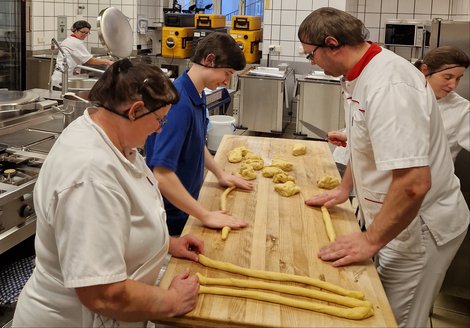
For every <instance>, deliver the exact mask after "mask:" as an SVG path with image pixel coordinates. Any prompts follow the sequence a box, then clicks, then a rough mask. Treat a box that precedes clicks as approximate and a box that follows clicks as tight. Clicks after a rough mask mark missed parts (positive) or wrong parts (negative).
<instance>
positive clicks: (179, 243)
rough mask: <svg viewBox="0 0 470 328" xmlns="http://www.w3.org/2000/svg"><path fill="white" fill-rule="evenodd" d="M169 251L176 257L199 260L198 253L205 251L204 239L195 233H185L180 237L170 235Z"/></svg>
mask: <svg viewBox="0 0 470 328" xmlns="http://www.w3.org/2000/svg"><path fill="white" fill-rule="evenodd" d="M168 252H169V253H170V254H171V255H173V256H175V257H179V258H183V259H189V260H193V261H196V262H197V260H198V254H202V253H204V241H202V240H201V239H199V238H197V237H195V236H193V235H184V236H181V237H179V238H175V237H170V247H169V250H168Z"/></svg>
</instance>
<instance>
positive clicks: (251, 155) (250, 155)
mask: <svg viewBox="0 0 470 328" xmlns="http://www.w3.org/2000/svg"><path fill="white" fill-rule="evenodd" d="M243 158H244V159H245V160H247V159H256V160H260V161H262V160H263V158H262V157H261V156H260V155H258V154H255V153H253V152H251V151H248V152H247V153H246V154H245V155H243Z"/></svg>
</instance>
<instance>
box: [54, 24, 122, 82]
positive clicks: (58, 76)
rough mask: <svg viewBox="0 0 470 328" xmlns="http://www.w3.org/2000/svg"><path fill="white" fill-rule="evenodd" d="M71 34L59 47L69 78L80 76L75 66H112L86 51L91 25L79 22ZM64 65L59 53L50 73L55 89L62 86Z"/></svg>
mask: <svg viewBox="0 0 470 328" xmlns="http://www.w3.org/2000/svg"><path fill="white" fill-rule="evenodd" d="M71 30H72V34H70V35H69V36H68V37H67V38H66V39H65V40H64V41H62V42H61V44H60V47H61V48H62V50H63V51H64V52H65V54H66V56H67V64H68V66H69V69H68V73H69V78H70V77H71V76H72V75H74V74H80V69H79V68H77V65H83V64H88V65H106V67H108V66H110V65H112V64H113V62H112V61H111V60H109V59H101V58H95V57H93V55H92V54H90V52H89V51H88V49H87V47H86V44H85V42H84V40H85V39H86V38H87V37H88V35H90V30H91V25H90V23H88V22H87V21H84V20H79V21H76V22H75V23H73V25H72V28H71ZM63 65H64V56H63V55H62V53H61V52H60V51H59V53H58V54H57V62H56V65H55V69H54V72H53V73H52V77H51V82H52V86H53V87H54V88H55V89H60V88H61V84H62V70H63Z"/></svg>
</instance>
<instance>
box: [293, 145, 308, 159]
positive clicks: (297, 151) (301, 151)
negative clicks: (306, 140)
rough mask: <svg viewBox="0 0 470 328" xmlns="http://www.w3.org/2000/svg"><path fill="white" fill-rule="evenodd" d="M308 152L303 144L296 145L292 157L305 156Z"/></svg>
mask: <svg viewBox="0 0 470 328" xmlns="http://www.w3.org/2000/svg"><path fill="white" fill-rule="evenodd" d="M306 152H307V146H305V145H304V144H301V143H296V144H294V147H293V148H292V155H294V156H300V155H305V153H306Z"/></svg>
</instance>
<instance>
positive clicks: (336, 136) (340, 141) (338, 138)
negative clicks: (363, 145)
mask: <svg viewBox="0 0 470 328" xmlns="http://www.w3.org/2000/svg"><path fill="white" fill-rule="evenodd" d="M347 140H348V136H347V135H346V133H344V132H342V131H330V132H328V142H331V143H332V144H333V145H336V146H339V147H346V145H347Z"/></svg>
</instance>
